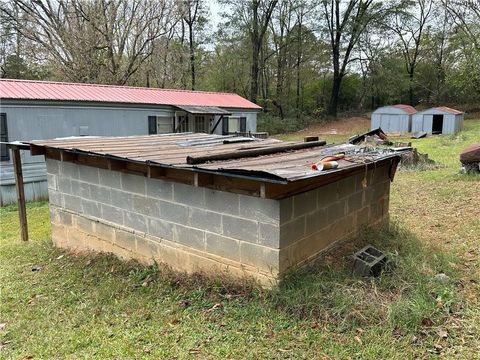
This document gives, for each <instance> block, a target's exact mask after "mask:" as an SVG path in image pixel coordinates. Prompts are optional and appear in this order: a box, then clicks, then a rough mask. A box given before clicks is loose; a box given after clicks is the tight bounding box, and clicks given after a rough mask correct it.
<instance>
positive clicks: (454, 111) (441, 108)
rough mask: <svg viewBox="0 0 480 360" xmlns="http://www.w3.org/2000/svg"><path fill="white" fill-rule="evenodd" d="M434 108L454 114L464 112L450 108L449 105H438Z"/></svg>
mask: <svg viewBox="0 0 480 360" xmlns="http://www.w3.org/2000/svg"><path fill="white" fill-rule="evenodd" d="M434 109H435V110H438V111H442V112H446V113H449V114H453V115H459V114H463V113H462V112H461V111H459V110H456V109H452V108H449V107H447V106H438V107H435V108H434Z"/></svg>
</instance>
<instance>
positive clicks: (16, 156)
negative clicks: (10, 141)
mask: <svg viewBox="0 0 480 360" xmlns="http://www.w3.org/2000/svg"><path fill="white" fill-rule="evenodd" d="M10 148H11V149H12V155H13V170H14V172H15V186H16V188H17V205H18V216H19V218H20V231H21V233H22V240H23V241H28V225H27V209H26V207H25V192H24V190H23V173H22V160H21V159H20V149H19V148H18V147H16V146H11V147H10Z"/></svg>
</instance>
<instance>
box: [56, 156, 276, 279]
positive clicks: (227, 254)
mask: <svg viewBox="0 0 480 360" xmlns="http://www.w3.org/2000/svg"><path fill="white" fill-rule="evenodd" d="M47 172H48V187H49V197H50V209H51V219H52V236H53V240H54V242H55V243H56V244H58V245H59V246H61V247H66V248H70V249H76V250H86V249H91V250H100V251H106V252H112V253H115V254H117V255H120V256H122V257H125V258H137V259H140V260H145V261H152V260H156V261H159V262H165V263H167V264H168V265H170V266H172V267H173V268H176V269H178V270H183V271H189V272H193V271H207V272H208V271H215V272H216V271H219V270H226V271H228V272H229V273H232V274H233V275H236V276H243V275H245V274H247V275H253V276H255V277H256V278H258V279H259V280H260V281H262V282H269V281H270V280H271V279H274V278H276V276H277V274H278V269H279V252H280V249H279V218H280V210H279V202H278V201H275V200H268V199H259V198H254V197H250V196H246V195H239V194H233V193H228V192H223V191H215V190H210V189H206V188H202V187H194V186H190V185H185V184H181V183H173V182H166V181H162V180H157V179H150V178H146V177H143V176H137V175H131V174H125V173H121V172H115V171H108V170H103V169H98V168H94V167H89V166H83V165H77V164H74V163H70V162H60V161H57V160H52V159H47Z"/></svg>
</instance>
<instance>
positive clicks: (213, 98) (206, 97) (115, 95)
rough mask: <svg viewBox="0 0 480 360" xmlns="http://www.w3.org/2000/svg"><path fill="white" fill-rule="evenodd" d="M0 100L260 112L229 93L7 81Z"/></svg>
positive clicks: (0, 82)
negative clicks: (191, 107) (212, 107)
mask: <svg viewBox="0 0 480 360" xmlns="http://www.w3.org/2000/svg"><path fill="white" fill-rule="evenodd" d="M0 99H19V100H48V101H52V100H53V101H91V102H108V103H126V104H150V105H173V106H175V105H191V106H217V107H226V108H240V109H261V107H260V106H258V105H256V104H254V103H252V102H250V101H248V100H247V99H245V98H243V97H241V96H240V95H237V94H232V93H219V92H208V91H190V90H173V89H159V88H142V87H132V86H117V85H97V84H80V83H79V84H76V83H64V82H53V81H35V80H11V79H0Z"/></svg>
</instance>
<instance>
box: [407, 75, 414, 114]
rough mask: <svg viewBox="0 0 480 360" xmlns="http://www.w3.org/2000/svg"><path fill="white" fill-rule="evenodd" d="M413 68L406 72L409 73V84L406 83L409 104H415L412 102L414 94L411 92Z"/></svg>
mask: <svg viewBox="0 0 480 360" xmlns="http://www.w3.org/2000/svg"><path fill="white" fill-rule="evenodd" d="M414 71H415V70H414V68H410V71H409V72H408V75H409V80H410V81H409V85H408V101H409V103H410V105H411V106H415V103H414V94H413V74H414Z"/></svg>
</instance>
